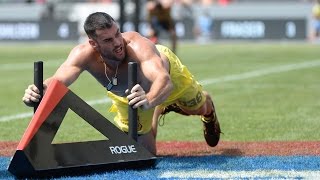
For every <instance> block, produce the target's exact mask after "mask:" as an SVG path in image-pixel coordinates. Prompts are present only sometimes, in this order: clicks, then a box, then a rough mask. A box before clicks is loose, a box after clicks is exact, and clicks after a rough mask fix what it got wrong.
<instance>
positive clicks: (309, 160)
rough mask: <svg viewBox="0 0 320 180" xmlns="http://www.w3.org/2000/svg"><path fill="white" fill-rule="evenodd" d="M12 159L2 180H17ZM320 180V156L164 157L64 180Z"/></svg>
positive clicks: (0, 163)
mask: <svg viewBox="0 0 320 180" xmlns="http://www.w3.org/2000/svg"><path fill="white" fill-rule="evenodd" d="M9 162H10V158H8V157H0V168H1V169H0V179H14V177H13V176H12V175H11V174H10V173H9V172H8V171H7V166H8V164H9ZM161 178H164V179H181V178H183V179H201V178H210V179H220V178H228V179H278V178H281V179H320V156H253V157H243V156H215V155H212V156H201V157H164V158H161V160H159V161H158V163H157V165H156V167H155V168H152V169H146V170H126V171H125V170H123V171H114V172H106V173H101V174H92V175H89V176H81V177H65V178H61V179H134V180H138V179H161Z"/></svg>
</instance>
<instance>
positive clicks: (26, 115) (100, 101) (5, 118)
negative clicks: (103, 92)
mask: <svg viewBox="0 0 320 180" xmlns="http://www.w3.org/2000/svg"><path fill="white" fill-rule="evenodd" d="M108 102H111V100H110V99H107V98H104V99H98V100H92V101H87V103H88V104H89V105H90V106H93V105H97V104H104V103H108ZM32 116H33V113H32V112H25V113H21V114H16V115H11V116H2V117H0V122H7V121H12V120H17V119H23V118H29V117H32Z"/></svg>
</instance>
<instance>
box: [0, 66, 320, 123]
mask: <svg viewBox="0 0 320 180" xmlns="http://www.w3.org/2000/svg"><path fill="white" fill-rule="evenodd" d="M315 66H320V60H315V61H308V62H303V63H296V64H288V65H281V66H276V67H271V68H266V69H259V70H255V71H250V72H245V73H241V74H234V75H230V76H224V77H218V78H211V79H205V80H202V81H200V83H201V84H202V85H209V84H215V83H222V82H228V81H237V80H242V79H248V78H253V77H258V76H263V75H269V74H274V73H280V72H286V71H291V70H297V69H305V68H312V67H315ZM105 102H110V100H109V99H102V100H101V99H100V100H93V101H88V104H90V105H96V104H103V103H105ZM31 116H32V113H26V112H25V113H21V114H16V115H9V116H2V117H0V122H6V121H12V120H17V119H22V118H27V117H31Z"/></svg>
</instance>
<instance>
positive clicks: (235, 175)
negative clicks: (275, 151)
mask: <svg viewBox="0 0 320 180" xmlns="http://www.w3.org/2000/svg"><path fill="white" fill-rule="evenodd" d="M159 178H169V179H171V178H173V179H190V178H206V179H208V178H219V179H230V178H231V179H239V178H240V179H243V178H244V179H248V178H249V179H252V178H254V179H255V178H258V179H259V178H268V179H270V178H271V179H273V178H281V179H287V178H288V179H296V178H299V179H301V178H302V179H319V178H320V171H294V170H288V171H285V170H253V171H223V170H221V171H218V170H216V171H210V170H195V171H190V170H188V171H168V172H163V173H162V174H161V175H160V177H159Z"/></svg>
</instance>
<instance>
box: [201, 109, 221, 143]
mask: <svg viewBox="0 0 320 180" xmlns="http://www.w3.org/2000/svg"><path fill="white" fill-rule="evenodd" d="M212 105H213V104H212ZM213 109H214V106H213ZM201 120H202V122H203V135H204V139H205V140H206V142H207V144H208V145H209V146H211V147H214V146H216V145H217V144H218V143H219V140H220V133H221V129H220V124H219V121H218V117H217V115H216V112H215V110H213V112H212V113H211V115H210V116H208V117H204V116H202V117H201Z"/></svg>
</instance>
